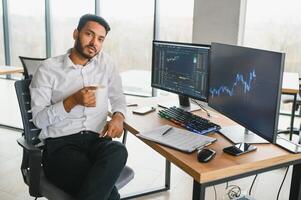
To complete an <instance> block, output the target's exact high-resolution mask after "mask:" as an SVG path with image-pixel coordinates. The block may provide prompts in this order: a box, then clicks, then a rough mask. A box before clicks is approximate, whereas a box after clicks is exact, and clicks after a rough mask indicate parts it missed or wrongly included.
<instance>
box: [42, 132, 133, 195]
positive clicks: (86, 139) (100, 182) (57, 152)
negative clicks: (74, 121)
mask: <svg viewBox="0 0 301 200" xmlns="http://www.w3.org/2000/svg"><path fill="white" fill-rule="evenodd" d="M45 143H46V144H45V150H44V152H43V168H44V171H45V175H46V177H47V178H48V179H49V180H50V181H51V182H52V183H53V184H55V185H57V186H58V187H59V188H61V189H62V190H63V191H65V192H67V193H69V194H70V195H72V196H74V197H75V198H76V199H78V200H118V199H120V195H119V193H118V190H117V189H116V187H115V182H116V180H117V179H118V177H119V175H120V173H121V171H122V169H123V168H124V166H125V163H126V160H127V150H126V148H125V146H124V145H123V144H122V143H120V142H117V141H112V139H110V138H99V137H98V134H96V133H93V132H89V131H83V132H80V133H77V134H74V135H70V136H63V137H59V138H50V139H46V142H45Z"/></svg>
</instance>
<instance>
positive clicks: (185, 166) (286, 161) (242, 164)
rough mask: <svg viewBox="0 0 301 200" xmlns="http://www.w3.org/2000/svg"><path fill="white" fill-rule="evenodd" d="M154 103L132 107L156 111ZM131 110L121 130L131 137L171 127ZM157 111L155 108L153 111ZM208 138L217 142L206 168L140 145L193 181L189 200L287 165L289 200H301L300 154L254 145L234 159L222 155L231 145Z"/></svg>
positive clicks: (155, 116)
mask: <svg viewBox="0 0 301 200" xmlns="http://www.w3.org/2000/svg"><path fill="white" fill-rule="evenodd" d="M157 101H158V98H147V99H140V100H138V98H137V101H136V103H138V104H139V106H142V105H151V106H154V107H157ZM132 109H135V108H130V107H129V108H128V118H127V120H126V123H125V128H126V129H127V130H128V131H130V132H131V133H133V134H137V133H139V132H140V131H145V130H150V129H153V128H154V127H157V126H160V125H163V124H171V125H173V126H175V125H174V124H172V123H170V122H168V121H167V120H165V119H161V118H159V116H158V114H157V112H152V113H149V114H147V115H144V116H140V115H135V114H132V112H131V110H132ZM158 109H159V108H158V107H157V111H158ZM196 114H199V115H201V116H202V117H204V118H206V115H205V113H204V112H202V111H197V112H196ZM211 120H212V121H213V122H216V123H218V124H220V125H230V124H233V122H232V121H231V120H229V119H227V118H225V117H223V116H221V115H219V114H217V113H213V114H212V119H211ZM210 136H212V137H215V138H217V139H218V141H217V142H215V143H214V144H212V145H211V146H210V147H211V148H213V149H214V150H216V153H217V154H216V157H215V159H214V160H212V161H210V162H209V163H206V164H201V163H199V162H198V161H197V159H196V153H192V154H186V153H182V152H179V151H176V150H173V149H171V148H168V147H165V146H162V145H159V144H157V143H154V142H150V141H147V140H143V142H144V143H145V144H147V145H148V146H150V147H151V148H152V149H154V150H155V151H157V152H158V153H160V154H161V155H162V156H164V157H165V158H166V159H167V160H168V161H169V162H171V163H173V164H175V165H176V166H178V167H179V168H181V169H182V170H184V171H185V172H186V173H187V174H189V175H190V176H191V177H192V178H193V179H194V184H193V197H192V199H193V200H203V199H204V198H205V188H206V187H207V186H211V185H215V184H219V183H222V182H226V181H230V180H234V179H237V178H243V177H247V176H250V175H254V174H258V173H262V172H266V171H270V170H274V169H277V168H281V167H285V166H289V165H294V168H293V175H292V186H293V187H291V191H290V200H293V199H301V195H300V191H299V188H300V186H301V185H300V177H301V173H300V172H301V164H300V163H301V154H291V153H289V152H288V151H286V150H284V149H282V148H279V147H278V146H276V145H273V144H258V145H256V146H257V151H255V152H251V153H247V154H245V155H241V156H238V157H234V156H230V155H228V154H225V153H223V148H224V147H226V146H229V145H231V144H230V142H229V141H228V140H226V139H225V138H224V137H223V136H221V135H220V134H216V133H214V134H211V135H210ZM167 182H168V181H167Z"/></svg>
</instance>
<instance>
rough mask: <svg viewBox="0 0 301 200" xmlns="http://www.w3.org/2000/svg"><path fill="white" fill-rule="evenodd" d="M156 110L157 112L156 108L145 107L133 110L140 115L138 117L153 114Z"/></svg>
mask: <svg viewBox="0 0 301 200" xmlns="http://www.w3.org/2000/svg"><path fill="white" fill-rule="evenodd" d="M155 110H156V108H155V107H152V106H143V107H140V108H137V109H135V110H133V113H134V114H138V115H145V114H147V113H150V112H153V111H155Z"/></svg>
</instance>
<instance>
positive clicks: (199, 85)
mask: <svg viewBox="0 0 301 200" xmlns="http://www.w3.org/2000/svg"><path fill="white" fill-rule="evenodd" d="M209 50H210V46H209V45H200V44H187V43H178V42H164V41H153V58H152V87H154V88H158V89H162V90H166V91H169V92H173V93H176V94H179V96H180V97H181V98H182V100H183V98H184V101H182V102H181V99H180V105H181V104H182V106H187V104H186V103H187V101H188V97H191V98H193V99H197V100H201V101H207V98H208V66H209ZM185 98H186V100H185ZM188 102H189V101H188Z"/></svg>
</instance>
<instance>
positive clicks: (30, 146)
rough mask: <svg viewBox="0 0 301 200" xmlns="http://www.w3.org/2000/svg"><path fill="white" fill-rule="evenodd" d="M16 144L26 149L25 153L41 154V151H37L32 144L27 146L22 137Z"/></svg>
mask: <svg viewBox="0 0 301 200" xmlns="http://www.w3.org/2000/svg"><path fill="white" fill-rule="evenodd" d="M17 142H18V144H19V145H20V146H21V147H22V148H23V149H26V150H27V151H31V152H34V151H38V152H41V149H39V148H38V147H36V146H34V145H33V144H29V143H27V142H26V140H25V138H24V137H21V138H19V139H17Z"/></svg>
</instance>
